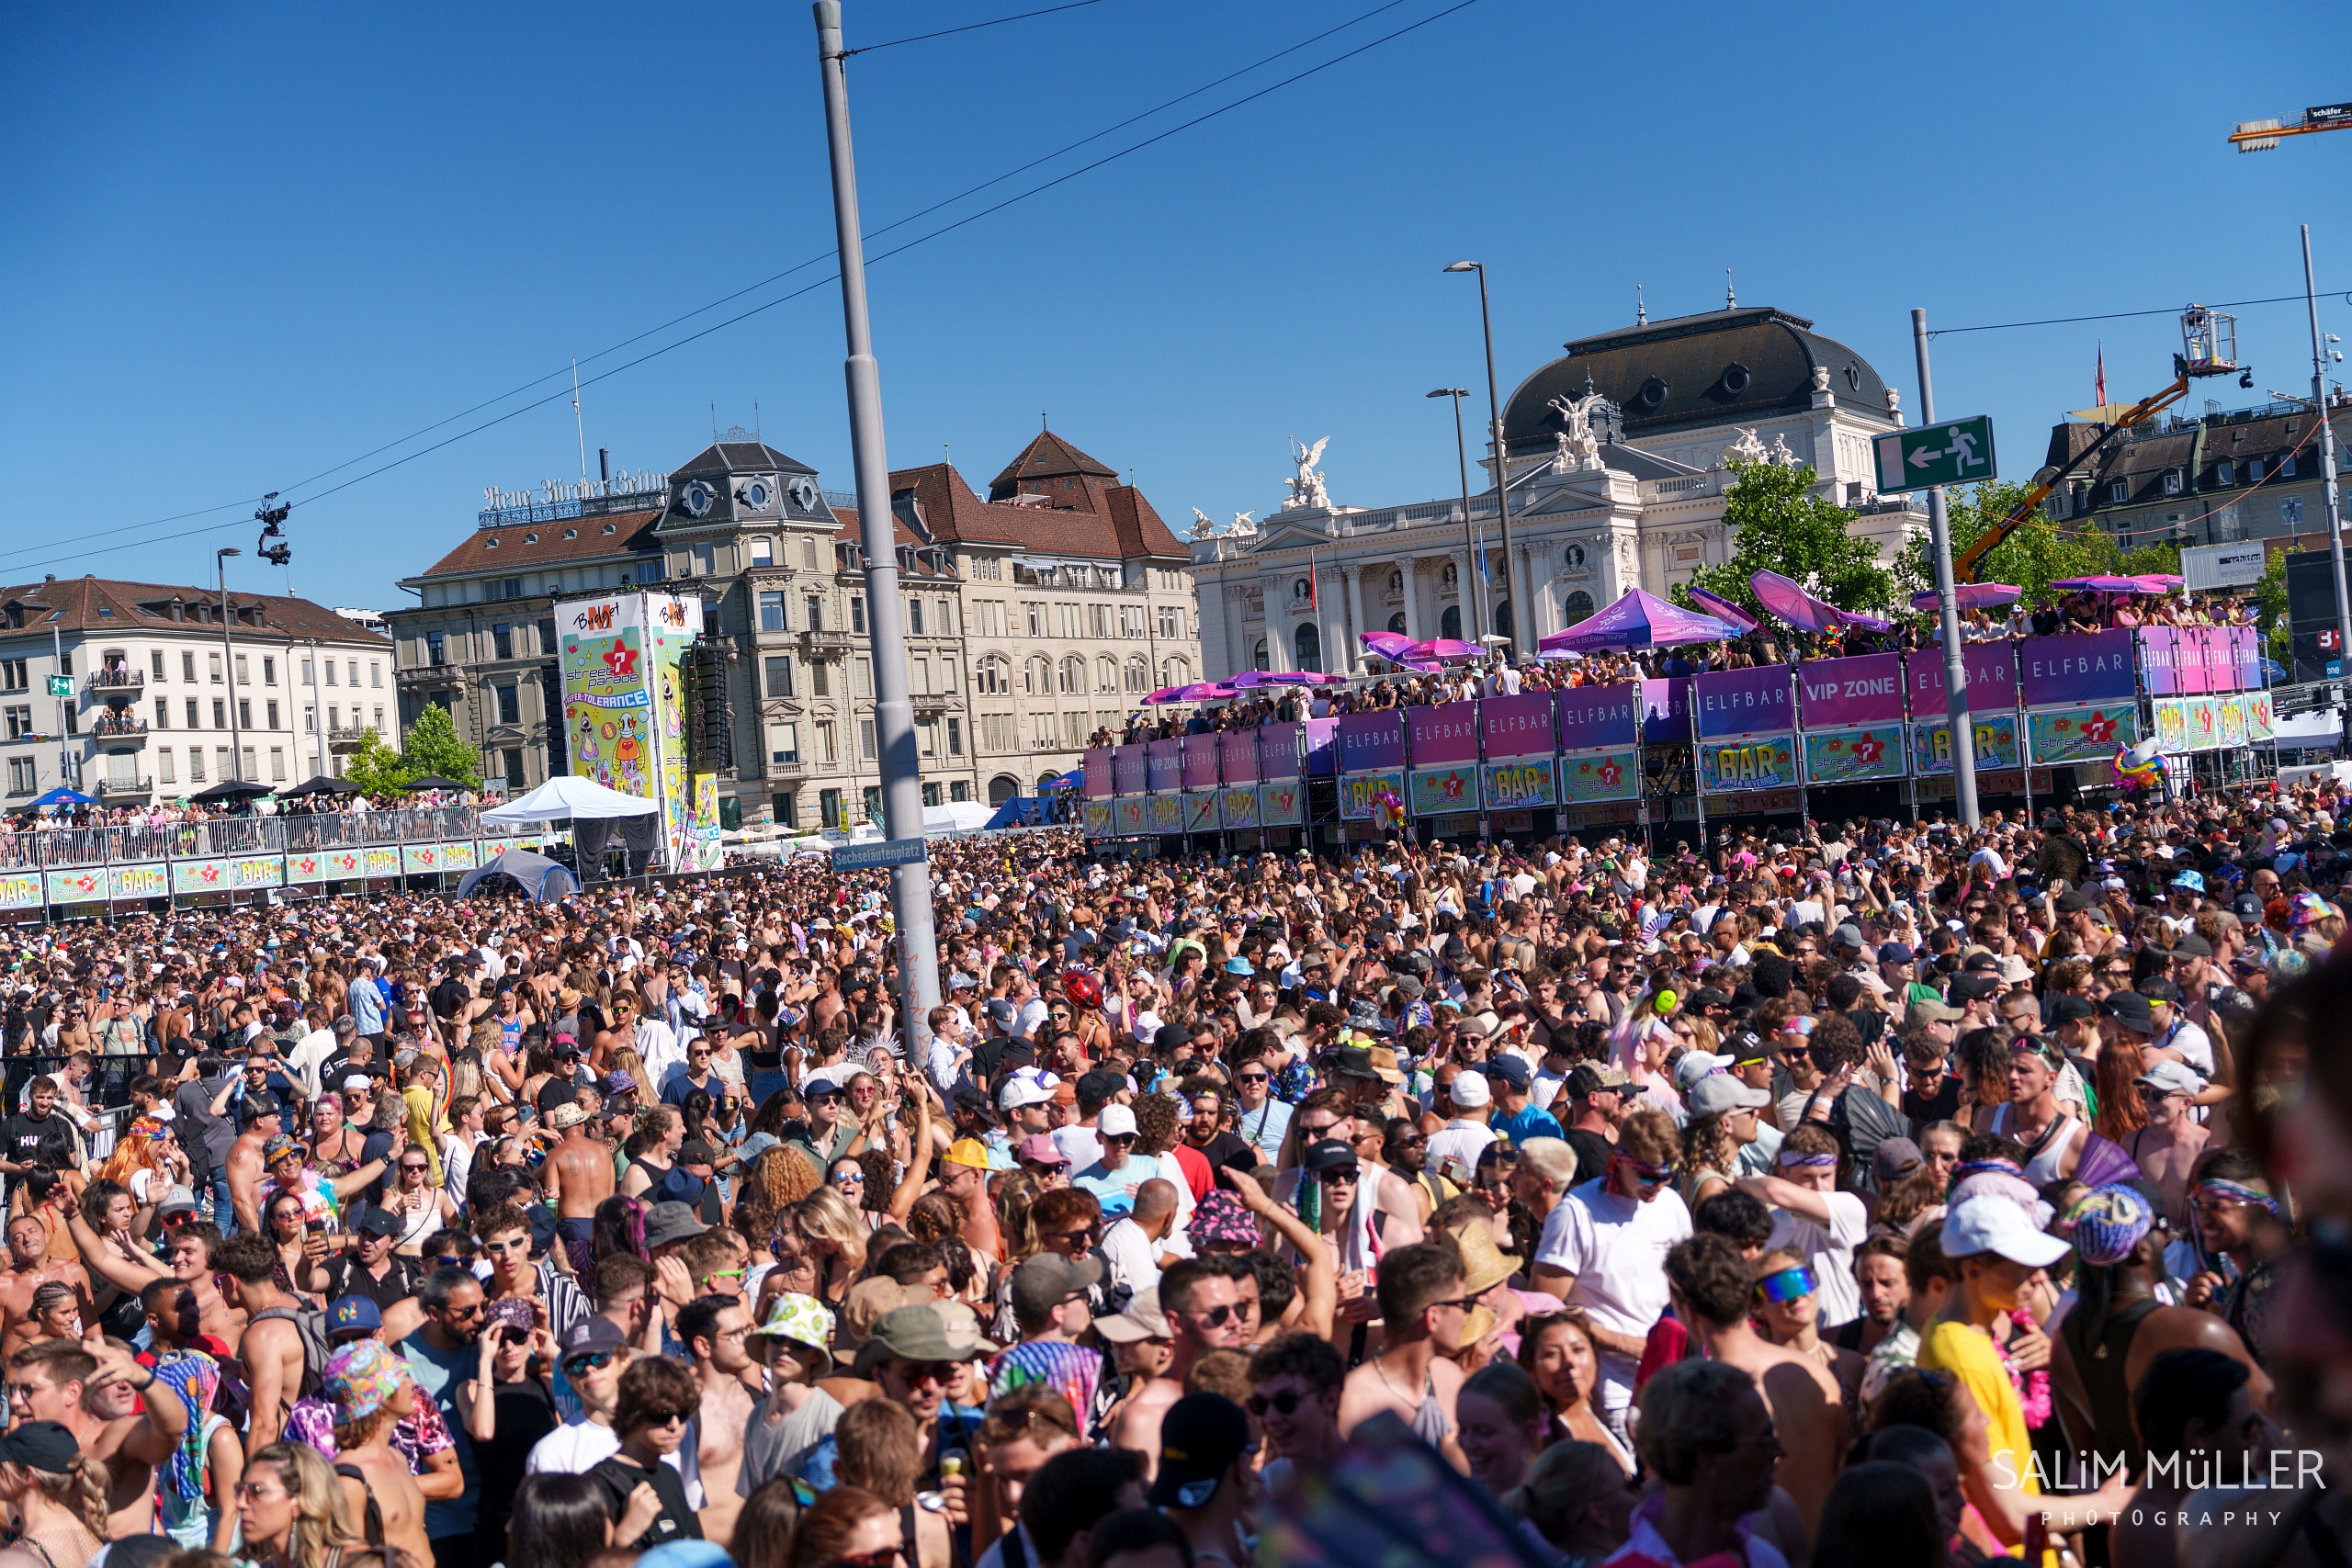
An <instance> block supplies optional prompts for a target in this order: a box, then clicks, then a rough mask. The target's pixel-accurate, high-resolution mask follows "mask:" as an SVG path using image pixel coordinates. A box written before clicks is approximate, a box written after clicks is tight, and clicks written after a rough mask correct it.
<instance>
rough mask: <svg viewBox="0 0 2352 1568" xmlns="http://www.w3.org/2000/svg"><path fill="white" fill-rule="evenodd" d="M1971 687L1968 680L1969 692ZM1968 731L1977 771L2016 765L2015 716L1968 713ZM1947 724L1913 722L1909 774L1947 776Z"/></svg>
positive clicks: (1949, 737) (1940, 721) (1948, 765)
mask: <svg viewBox="0 0 2352 1568" xmlns="http://www.w3.org/2000/svg"><path fill="white" fill-rule="evenodd" d="M1974 685H1975V682H1974V681H1973V679H1972V681H1971V682H1970V687H1971V690H1972V691H1973V688H1974ZM1969 728H1971V729H1972V730H1973V731H1974V732H1975V737H1976V767H1977V770H1978V772H1980V773H1982V772H1983V771H1984V770H1985V769H1988V768H2016V767H2018V766H2019V763H2018V719H2017V715H2016V714H2015V713H1985V714H1977V713H1971V714H1970V715H1969ZM1951 769H1952V761H1951V723H1950V722H1949V721H1948V720H1945V719H1940V718H1934V719H1919V720H1917V721H1916V722H1915V723H1913V725H1912V726H1911V771H1912V772H1913V773H1917V775H1918V776H1919V777H1921V778H1935V777H1938V776H1940V775H1942V774H1944V773H1951Z"/></svg>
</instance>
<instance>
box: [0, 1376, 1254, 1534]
mask: <svg viewBox="0 0 2352 1568" xmlns="http://www.w3.org/2000/svg"><path fill="white" fill-rule="evenodd" d="M1208 1397H1210V1398H1215V1397H1216V1396H1215V1395H1213V1394H1212V1395H1209V1396H1208ZM1176 1403H1177V1404H1184V1403H1185V1401H1183V1400H1181V1399H1180V1400H1178V1401H1177V1402H1176ZM1218 1403H1219V1404H1227V1403H1229V1402H1227V1401H1224V1400H1219V1401H1218ZM1233 1413H1234V1414H1235V1415H1236V1416H1238V1415H1240V1414H1241V1411H1240V1408H1239V1407H1238V1406H1235V1407H1234V1411H1233ZM1169 1414H1170V1416H1174V1414H1175V1411H1174V1410H1173V1409H1172V1408H1171V1409H1170V1412H1169ZM1242 1432H1243V1437H1244V1440H1247V1438H1248V1432H1249V1427H1248V1424H1247V1423H1246V1422H1245V1423H1244V1424H1243V1427H1242ZM1163 1441H1164V1439H1163ZM81 1453H82V1445H81V1443H80V1442H79V1441H77V1440H76V1439H75V1438H74V1434H73V1433H71V1432H69V1431H67V1430H66V1429H65V1428H64V1427H62V1426H60V1425H59V1424H58V1423H57V1422H54V1421H28V1422H26V1423H25V1424H24V1425H23V1426H21V1427H17V1429H16V1430H15V1431H13V1432H9V1433H7V1434H6V1436H0V1463H7V1464H21V1465H23V1466H24V1467H25V1468H26V1469H27V1470H38V1471H40V1472H44V1473H46V1474H49V1475H63V1474H65V1473H66V1472H68V1471H70V1470H72V1469H73V1468H74V1461H75V1460H76V1459H78V1458H79V1457H81ZM1232 1462H1233V1461H1231V1460H1227V1461H1226V1463H1227V1464H1230V1463H1232ZM1163 1469H1164V1466H1163ZM1209 1490H1210V1491H1212V1492H1214V1491H1215V1490H1216V1488H1215V1487H1211V1488H1210V1489H1209ZM1207 1500H1208V1499H1207V1497H1206V1496H1205V1495H1204V1496H1203V1498H1202V1501H1203V1502H1206V1501H1207ZM1193 1506H1199V1505H1198V1504H1194V1505H1193Z"/></svg>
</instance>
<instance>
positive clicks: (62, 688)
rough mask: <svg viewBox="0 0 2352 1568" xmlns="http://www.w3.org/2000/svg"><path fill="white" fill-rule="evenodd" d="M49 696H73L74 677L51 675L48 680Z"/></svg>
mask: <svg viewBox="0 0 2352 1568" xmlns="http://www.w3.org/2000/svg"><path fill="white" fill-rule="evenodd" d="M49 694H50V695H51V696H52V697H70V696H72V695H73V694H74V677H73V676H71V675H51V677H50V678H49Z"/></svg>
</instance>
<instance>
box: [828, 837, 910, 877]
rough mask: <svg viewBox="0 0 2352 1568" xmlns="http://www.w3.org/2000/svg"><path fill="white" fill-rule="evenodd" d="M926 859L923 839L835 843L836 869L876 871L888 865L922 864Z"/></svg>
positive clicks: (834, 867) (834, 865) (834, 859)
mask: <svg viewBox="0 0 2352 1568" xmlns="http://www.w3.org/2000/svg"><path fill="white" fill-rule="evenodd" d="M923 859H924V845H923V841H922V840H921V839H869V840H866V841H865V843H862V844H835V845H834V846H833V869H834V870H835V871H875V870H877V869H879V868H880V867H883V866H886V865H920V864H922V861H923Z"/></svg>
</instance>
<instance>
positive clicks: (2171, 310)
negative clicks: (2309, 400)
mask: <svg viewBox="0 0 2352 1568" xmlns="http://www.w3.org/2000/svg"><path fill="white" fill-rule="evenodd" d="M2305 298H2306V297H2305V296H2303V295H2301V294H2274V295H2272V296H2271V297H2270V298H2269V299H2224V300H2222V302H2221V303H2220V304H2218V305H2214V306H2212V307H2211V309H2213V310H2240V309H2243V308H2244V307H2245V306H2247V305H2290V304H2291V305H2300V304H2301V303H2303V301H2304V299H2305ZM2344 301H2345V303H2346V304H2347V305H2352V290H2346V293H2345V295H2344ZM2179 314H2180V307H2179V306H2177V305H2167V306H2165V307H2164V308H2163V309H2162V310H2106V311H2102V312H2100V313H2099V314H2098V315H2095V316H2052V317H2051V318H2049V319H2048V320H2047V321H1988V322H1985V323H1984V324H1983V325H1980V326H1973V327H1933V328H1930V329H1929V330H1928V336H1929V337H1950V336H1951V335H1953V334H1954V333H2006V332H2012V331H2015V330H2016V329H2018V328H2019V327H2065V326H2073V325H2075V323H2077V322H2080V321H2128V320H2130V319H2131V318H2132V317H2134V316H2177V315H2179Z"/></svg>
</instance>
